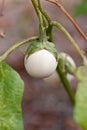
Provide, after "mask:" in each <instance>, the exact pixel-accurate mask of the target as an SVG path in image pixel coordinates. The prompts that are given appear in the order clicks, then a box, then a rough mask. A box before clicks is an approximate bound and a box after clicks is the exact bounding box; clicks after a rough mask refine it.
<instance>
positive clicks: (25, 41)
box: [0, 36, 38, 62]
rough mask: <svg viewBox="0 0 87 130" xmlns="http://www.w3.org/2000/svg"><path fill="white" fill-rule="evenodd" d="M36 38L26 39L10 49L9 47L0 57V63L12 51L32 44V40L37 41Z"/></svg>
mask: <svg viewBox="0 0 87 130" xmlns="http://www.w3.org/2000/svg"><path fill="white" fill-rule="evenodd" d="M37 39H38V37H37V36H36V37H31V38H29V39H26V40H24V41H22V42H19V43H16V44H14V45H13V46H12V47H10V48H9V49H8V50H7V51H6V52H5V53H4V54H3V55H1V56H0V62H2V61H4V60H5V59H6V58H7V57H8V56H9V55H10V54H11V53H12V52H13V51H15V50H16V49H17V48H19V47H20V46H22V45H25V44H28V43H29V42H32V41H34V40H37Z"/></svg>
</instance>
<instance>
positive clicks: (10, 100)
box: [0, 0, 87, 130]
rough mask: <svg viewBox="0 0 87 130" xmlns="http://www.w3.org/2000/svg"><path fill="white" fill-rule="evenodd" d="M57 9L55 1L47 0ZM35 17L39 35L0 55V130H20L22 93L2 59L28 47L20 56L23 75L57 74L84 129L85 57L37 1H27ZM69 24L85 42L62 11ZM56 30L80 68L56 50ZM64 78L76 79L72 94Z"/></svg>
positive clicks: (86, 100)
mask: <svg viewBox="0 0 87 130" xmlns="http://www.w3.org/2000/svg"><path fill="white" fill-rule="evenodd" d="M47 1H48V2H51V3H54V4H56V5H57V6H59V7H61V5H60V4H59V3H58V2H57V1H56V0H47ZM31 2H32V5H33V7H34V9H35V11H36V14H37V16H38V23H39V35H38V36H33V37H30V38H28V39H25V40H24V41H22V42H19V43H16V44H14V45H13V46H12V47H10V48H9V49H8V50H6V52H5V53H4V54H2V55H1V56H0V130H24V126H23V118H22V108H21V102H22V97H23V92H24V83H23V80H22V79H21V77H20V76H19V74H18V73H17V72H16V71H15V70H14V69H13V68H11V66H9V65H8V64H7V63H6V61H5V60H6V58H7V57H8V56H9V55H10V54H11V53H12V52H13V51H15V50H16V49H17V48H19V47H20V46H23V45H25V44H29V47H28V49H27V50H26V54H25V57H24V66H25V69H26V72H27V73H28V74H29V75H31V76H32V77H34V78H41V79H43V80H47V79H50V77H52V76H53V75H57V76H58V77H57V78H56V80H58V81H61V83H62V84H63V86H64V88H65V90H66V92H67V94H68V95H69V97H70V100H71V102H72V104H73V108H74V112H73V113H74V116H73V117H74V119H75V121H76V122H77V124H79V126H81V128H82V129H83V130H87V92H86V91H87V58H86V56H85V55H84V54H83V52H82V51H81V49H80V48H79V46H78V44H77V43H76V42H75V40H74V39H73V38H72V36H71V35H70V34H69V33H68V31H67V30H66V29H65V28H64V27H63V26H62V25H61V24H60V23H58V22H57V21H52V20H51V18H50V17H49V15H48V14H47V12H45V11H44V10H43V8H42V6H41V2H40V0H31ZM60 9H62V10H63V12H65V14H66V15H67V16H68V18H69V19H70V20H71V22H72V23H73V24H74V25H75V27H76V29H77V30H78V31H79V32H80V34H81V35H82V36H83V37H84V39H85V40H87V37H86V35H85V34H84V33H83V32H82V31H81V29H80V28H79V27H78V25H77V24H76V23H75V22H74V20H73V18H72V17H71V16H70V15H69V14H68V13H67V12H66V10H65V9H64V8H63V6H62V8H60ZM54 27H56V28H57V29H59V30H60V31H61V32H62V33H63V34H64V35H65V36H66V38H68V40H69V41H70V42H71V44H72V46H74V48H75V49H76V51H77V53H78V54H79V56H80V57H81V59H82V62H83V65H82V66H79V67H77V66H76V64H75V62H74V60H73V59H72V58H71V57H70V56H69V54H65V53H64V52H60V50H57V49H56V45H55V43H54V40H53V28H54ZM68 75H72V76H74V77H75V78H76V79H77V80H78V84H77V91H76V94H74V92H73V90H72V87H71V84H70V82H69V79H68Z"/></svg>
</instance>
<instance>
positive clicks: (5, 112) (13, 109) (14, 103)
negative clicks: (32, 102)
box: [0, 62, 24, 130]
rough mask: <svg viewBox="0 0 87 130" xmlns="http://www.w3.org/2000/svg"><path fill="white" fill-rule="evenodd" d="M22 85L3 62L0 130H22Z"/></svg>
mask: <svg viewBox="0 0 87 130" xmlns="http://www.w3.org/2000/svg"><path fill="white" fill-rule="evenodd" d="M23 90H24V83H23V81H22V79H21V78H20V76H19V74H18V73H17V72H16V71H14V70H13V69H12V68H11V67H10V66H9V65H7V64H6V63H5V62H2V63H1V64H0V130H23V121H22V110H21V101H22V96H23Z"/></svg>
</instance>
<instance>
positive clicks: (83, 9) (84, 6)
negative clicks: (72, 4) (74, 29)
mask: <svg viewBox="0 0 87 130" xmlns="http://www.w3.org/2000/svg"><path fill="white" fill-rule="evenodd" d="M84 14H87V0H82V3H81V4H80V5H79V6H77V8H76V10H75V16H81V15H84Z"/></svg>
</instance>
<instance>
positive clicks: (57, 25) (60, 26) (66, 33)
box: [52, 21, 87, 64]
mask: <svg viewBox="0 0 87 130" xmlns="http://www.w3.org/2000/svg"><path fill="white" fill-rule="evenodd" d="M52 26H55V27H57V28H58V29H59V30H61V31H62V32H63V34H64V35H65V36H66V37H67V38H68V39H69V41H70V42H71V43H72V44H73V46H74V47H75V49H76V50H77V52H78V54H79V55H80V57H81V58H82V60H83V63H86V64H87V59H86V57H85V56H84V54H83V53H82V51H81V50H80V48H79V46H78V45H77V43H76V42H75V41H74V39H73V38H72V37H71V35H70V34H69V33H68V31H67V30H66V29H65V28H64V27H63V26H62V25H61V24H59V23H57V22H55V21H53V22H52Z"/></svg>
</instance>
